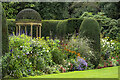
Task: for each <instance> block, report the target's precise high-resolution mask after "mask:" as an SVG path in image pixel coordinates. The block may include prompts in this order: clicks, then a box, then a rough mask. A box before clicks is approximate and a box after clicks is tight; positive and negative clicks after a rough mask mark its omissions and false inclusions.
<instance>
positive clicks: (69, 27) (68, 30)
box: [56, 18, 83, 38]
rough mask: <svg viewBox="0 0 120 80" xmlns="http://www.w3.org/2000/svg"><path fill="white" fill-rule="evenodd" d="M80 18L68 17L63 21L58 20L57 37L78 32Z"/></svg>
mask: <svg viewBox="0 0 120 80" xmlns="http://www.w3.org/2000/svg"><path fill="white" fill-rule="evenodd" d="M82 21H83V20H82V19H81V18H70V19H66V20H63V21H60V22H59V23H58V25H57V30H56V32H57V31H58V33H57V34H58V37H65V38H66V37H67V36H69V37H71V36H72V35H73V34H74V32H76V33H78V32H79V31H78V30H79V27H80V25H81V23H82Z"/></svg>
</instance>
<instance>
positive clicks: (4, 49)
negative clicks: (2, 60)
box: [2, 9, 9, 54]
mask: <svg viewBox="0 0 120 80" xmlns="http://www.w3.org/2000/svg"><path fill="white" fill-rule="evenodd" d="M8 50H9V40H8V26H7V24H6V15H5V12H4V10H3V9H2V54H5V53H7V52H8Z"/></svg>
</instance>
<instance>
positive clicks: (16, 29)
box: [16, 24, 18, 36]
mask: <svg viewBox="0 0 120 80" xmlns="http://www.w3.org/2000/svg"><path fill="white" fill-rule="evenodd" d="M17 33H18V27H17V24H16V36H17Z"/></svg>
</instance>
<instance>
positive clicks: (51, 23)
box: [7, 18, 83, 38]
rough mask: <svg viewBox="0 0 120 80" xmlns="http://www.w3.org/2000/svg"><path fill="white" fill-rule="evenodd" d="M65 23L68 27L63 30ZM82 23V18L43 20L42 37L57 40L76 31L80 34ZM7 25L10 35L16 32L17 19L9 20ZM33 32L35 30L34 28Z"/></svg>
mask: <svg viewBox="0 0 120 80" xmlns="http://www.w3.org/2000/svg"><path fill="white" fill-rule="evenodd" d="M64 21H65V25H66V26H65V25H64V27H65V28H63V25H62V22H63V23H64ZM82 21H83V20H82V19H80V18H70V19H66V20H42V28H41V29H42V30H41V31H42V32H41V35H42V37H46V36H51V37H52V38H55V37H56V36H57V37H63V34H64V36H65V35H68V34H71V33H72V34H73V33H74V32H75V31H76V32H77V33H78V30H79V26H80V24H81V22H82ZM59 22H60V23H59ZM7 23H8V30H9V34H12V32H15V19H8V20H7ZM58 23H59V24H58ZM59 29H60V30H59ZM62 29H63V30H62ZM65 29H66V30H65ZM29 30H30V28H29V29H28V32H29ZM33 30H35V29H34V28H33ZM34 34H35V33H33V35H34ZM58 35H59V36H58Z"/></svg>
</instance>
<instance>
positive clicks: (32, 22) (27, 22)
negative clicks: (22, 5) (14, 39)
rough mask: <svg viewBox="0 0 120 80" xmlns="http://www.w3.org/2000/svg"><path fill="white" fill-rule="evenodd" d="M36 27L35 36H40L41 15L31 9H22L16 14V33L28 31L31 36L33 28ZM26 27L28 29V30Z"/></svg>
mask: <svg viewBox="0 0 120 80" xmlns="http://www.w3.org/2000/svg"><path fill="white" fill-rule="evenodd" d="M33 26H34V27H36V30H34V31H36V33H35V32H34V33H35V35H36V37H41V26H42V23H41V16H40V14H39V13H38V12H37V11H35V10H33V9H24V10H22V11H20V12H19V13H18V14H17V16H16V35H17V34H19V35H20V34H21V33H22V32H23V31H25V34H26V35H28V34H27V33H28V32H29V31H30V36H31V37H33V28H34V27H33ZM28 27H30V30H29V31H28V29H27V28H28Z"/></svg>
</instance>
